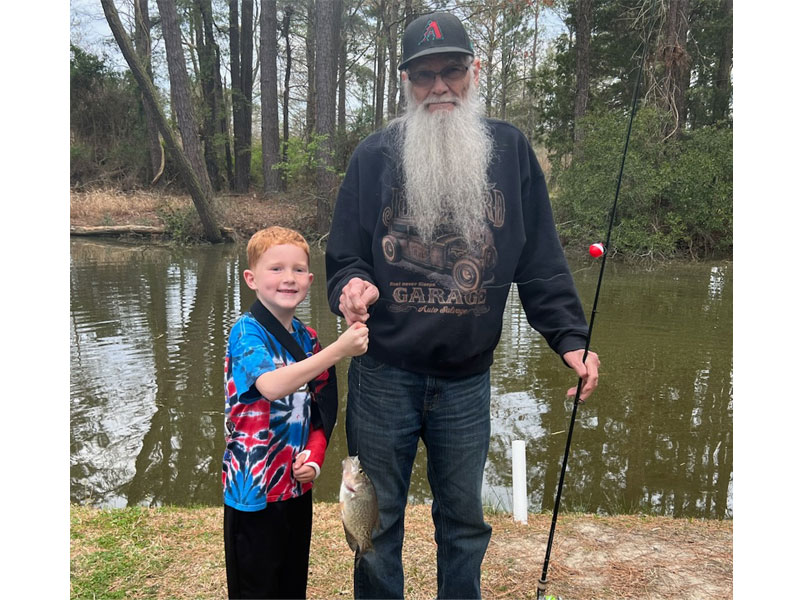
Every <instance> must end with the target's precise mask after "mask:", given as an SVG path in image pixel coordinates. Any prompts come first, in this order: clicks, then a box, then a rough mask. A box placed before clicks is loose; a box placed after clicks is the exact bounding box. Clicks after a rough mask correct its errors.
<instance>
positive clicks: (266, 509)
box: [222, 227, 368, 598]
mask: <svg viewBox="0 0 800 600" xmlns="http://www.w3.org/2000/svg"><path fill="white" fill-rule="evenodd" d="M247 258H248V266H249V268H248V269H245V271H244V273H243V275H244V279H245V282H246V283H247V286H248V287H249V288H250V289H252V290H254V291H255V293H256V298H257V301H256V302H255V303H254V304H253V306H252V307H251V309H250V311H248V312H246V313H245V314H243V315H242V316H241V317H240V318H239V320H238V321H237V322H236V323H235V324H234V326H233V327H232V328H231V332H230V336H229V340H228V351H227V354H226V356H225V390H226V398H227V400H226V405H225V430H226V450H225V455H224V457H223V461H222V483H223V489H224V503H225V509H224V510H225V515H224V534H225V565H226V571H227V579H228V596H229V597H230V598H305V593H306V583H307V580H308V553H309V547H310V544H311V485H312V483H311V482H312V481H313V480H314V479H315V478H316V477H317V476H318V475H319V470H320V466H321V465H322V462H323V459H324V456H325V449H326V448H327V442H328V440H327V437H326V434H327V436H329V435H330V429H332V427H333V424H332V423H330V424H329V425H328V426H327V427H325V428H323V427H320V426H319V425H314V424H312V418H311V415H312V406H313V404H315V403H316V399H317V395H318V394H319V393H320V392H321V390H322V389H323V388H324V386H326V385H328V386H330V385H332V386H333V388H334V389H333V394H334V398H335V394H336V392H335V387H336V383H335V377H329V374H332V372H333V365H334V364H335V363H336V362H338V361H340V360H341V359H343V358H345V357H348V356H359V355H361V354H364V352H366V350H367V343H368V337H367V336H368V329H367V328H366V326H364V325H363V324H357V325H358V326H356V325H353V326H352V327H350V328H349V329H348V330H347V331H345V332H344V333H343V334H342V335H341V336H339V339H338V340H336V341H335V342H334V343H333V344H331V345H330V346H328V347H327V348H325V349H322V348H321V346H320V344H319V341H318V340H317V334H316V332H315V331H314V330H313V329H311V328H310V327H307V326H305V325H303V323H301V322H300V320H299V319H297V318H296V317H295V316H294V313H295V309H296V308H297V305H298V304H300V302H302V301H303V299H304V298H305V297H306V294H307V293H308V290H309V287H310V286H311V282H312V281H313V279H314V276H313V274H312V273H310V272H309V266H308V265H309V248H308V244H307V243H306V241H305V239H303V236H301V235H300V234H299V233H297V232H296V231H293V230H291V229H286V228H283V227H270V228H268V229H263V230H261V231H258V232H257V233H255V234H254V235H253V237H252V238H250V241H249V242H248V244H247ZM273 317H274V319H273ZM270 319H271V322H270ZM275 319H277V321H275ZM264 323H266V324H264ZM270 323H272V324H273V325H272V326H274V327H276V329H275V331H276V334H280V335H278V336H277V337H276V335H274V334H273V333H271V332H269V331H268V330H267V328H266V327H267V325H269V324H270ZM280 327H283V328H285V330H286V332H289V333H290V334H291V336H292V338H293V339H294V341H295V342H297V344H298V345H299V346H300V349H301V350H302V352H303V353H304V354H305V355H306V356H307V357H308V358H306V359H305V360H300V361H296V360H295V359H294V358H293V356H292V354H291V353H290V352H289V349H288V348H287V347H285V346H284V345H282V344H281V343H280V342H279V341H278V338H279V337H282V336H283V335H284V332H282V331H277V328H280ZM287 343H288V344H289V345H292V344H291V340H288V341H287ZM296 351H297V350H296ZM320 375H321V376H320ZM318 376H319V377H318ZM314 378H317V379H316V381H313V382H312V383H313V389H312V387H311V385H310V384H309V382H310V381H312V380H313V379H314ZM313 408H314V409H316V407H313ZM334 415H335V412H334ZM334 419H335V416H334ZM329 420H330V419H329Z"/></svg>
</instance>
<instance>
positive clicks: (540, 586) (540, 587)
mask: <svg viewBox="0 0 800 600" xmlns="http://www.w3.org/2000/svg"><path fill="white" fill-rule="evenodd" d="M654 25H655V19H652V20H651V22H650V31H649V32H648V33H647V37H646V38H645V40H644V47H643V49H642V58H641V62H640V63H639V72H638V74H637V76H636V85H635V87H634V89H633V101H632V102H631V115H630V120H629V121H628V131H627V133H626V134H625V146H624V148H623V150H622V162H621V164H620V167H619V175H618V177H617V189H616V192H615V193H614V203H613V204H612V206H611V211H610V213H609V217H608V230H607V231H606V242H605V252H603V260H602V262H601V263H600V274H599V275H598V277H597V288H596V289H595V293H594V303H593V304H592V314H591V318H590V320H589V330H588V332H587V334H586V346H585V347H584V349H583V358H582V362H584V363H585V362H586V357H587V356H588V355H589V344H590V342H591V339H592V329H593V328H594V319H595V316H596V314H597V301H598V298H599V297H600V286H601V284H602V283H603V272H604V271H605V267H606V258H607V257H608V249H609V245H610V243H611V230H612V229H613V227H614V218H615V217H616V213H617V202H618V200H619V190H620V186H621V185H622V173H623V171H624V169H625V158H626V157H627V155H628V144H629V142H630V139H631V129H632V128H633V117H634V115H635V114H636V102H637V100H638V99H639V86H640V84H641V81H642V73H643V71H644V63H645V60H646V58H647V47H648V42H649V41H650V36H651V34H652V33H653V27H654ZM582 386H583V379H582V378H580V377H579V378H578V386H577V388H576V390H575V400H574V402H573V403H572V417H571V418H570V423H569V430H568V432H567V443H566V447H565V448H564V460H563V462H562V463H561V475H560V477H559V480H558V489H557V491H556V498H555V503H554V505H553V520H552V522H551V523H550V535H549V537H548V539H547V551H546V552H545V557H544V564H543V565H542V576H541V578H540V579H539V581H538V582H537V585H536V598H537V599H538V598H539V597H540V596H541V594H543V593H545V592H546V591H547V569H548V567H549V565H550V552H551V550H552V549H553V538H554V537H555V532H556V522H557V520H558V509H559V505H560V504H561V492H562V491H563V488H564V476H565V474H566V471H567V459H568V458H569V447H570V443H571V442H572V432H573V430H574V428H575V416H576V414H577V411H578V404H581V400H580V397H581V388H582Z"/></svg>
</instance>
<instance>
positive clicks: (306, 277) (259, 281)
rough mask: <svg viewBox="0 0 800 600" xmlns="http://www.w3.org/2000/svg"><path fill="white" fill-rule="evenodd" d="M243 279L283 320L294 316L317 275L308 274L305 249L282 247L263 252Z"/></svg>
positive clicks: (292, 246)
mask: <svg viewBox="0 0 800 600" xmlns="http://www.w3.org/2000/svg"><path fill="white" fill-rule="evenodd" d="M244 280H245V282H246V283H247V287H249V288H250V289H251V290H255V292H256V296H257V297H258V299H259V300H260V301H261V303H262V304H263V305H264V306H265V307H266V308H268V309H269V311H270V312H271V313H272V314H273V315H275V316H276V317H277V318H278V319H280V318H281V317H291V316H292V315H294V310H295V308H297V305H298V304H300V303H301V302H302V301H303V299H304V298H305V297H306V294H307V293H308V288H309V287H311V282H312V281H313V280H314V275H313V274H312V273H310V272H309V271H308V256H306V252H305V250H303V249H302V248H299V247H298V246H295V245H294V244H280V245H278V246H272V247H271V248H270V249H269V250H267V251H266V252H264V254H262V255H261V258H259V259H258V262H257V263H256V265H255V267H254V268H253V269H252V270H251V269H246V270H245V271H244Z"/></svg>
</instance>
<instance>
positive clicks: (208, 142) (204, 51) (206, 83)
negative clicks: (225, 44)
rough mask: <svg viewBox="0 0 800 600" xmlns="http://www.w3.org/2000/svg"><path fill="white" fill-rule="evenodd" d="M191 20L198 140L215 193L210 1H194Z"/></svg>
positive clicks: (216, 119) (218, 181) (217, 185)
mask: <svg viewBox="0 0 800 600" xmlns="http://www.w3.org/2000/svg"><path fill="white" fill-rule="evenodd" d="M192 8H193V10H192V12H193V17H194V29H195V40H196V46H197V61H198V63H199V65H200V69H199V71H198V78H199V79H200V88H201V90H202V92H203V102H204V103H205V110H204V111H203V127H202V129H201V132H200V138H201V139H202V140H203V142H204V148H205V159H206V168H207V169H208V176H209V178H210V179H211V185H212V186H213V187H214V190H216V191H219V190H220V188H221V187H222V181H221V174H220V169H219V160H218V156H219V154H218V152H217V143H216V140H215V138H216V135H215V134H216V132H217V131H216V130H217V125H218V123H219V113H220V106H219V104H218V102H217V98H218V94H217V90H216V81H217V76H215V74H214V70H215V69H214V67H215V60H214V55H215V53H214V48H215V46H216V44H215V43H214V37H213V29H212V28H211V27H207V26H206V23H208V22H210V20H211V0H195V1H194V3H193V6H192Z"/></svg>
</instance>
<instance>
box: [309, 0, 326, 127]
mask: <svg viewBox="0 0 800 600" xmlns="http://www.w3.org/2000/svg"><path fill="white" fill-rule="evenodd" d="M326 1H329V0H323V2H326ZM315 5H316V2H315V0H306V21H307V23H306V74H307V77H308V92H307V94H306V137H307V138H308V140H309V141H310V140H311V133H312V132H313V131H314V130H315V129H316V127H317V91H316V86H317V82H316V71H315V67H316V63H317V60H316V56H315V53H316V40H315V39H314V36H315V35H316V34H315V31H314V30H315V29H316V25H315V24H314V15H315V12H316V11H315Z"/></svg>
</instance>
